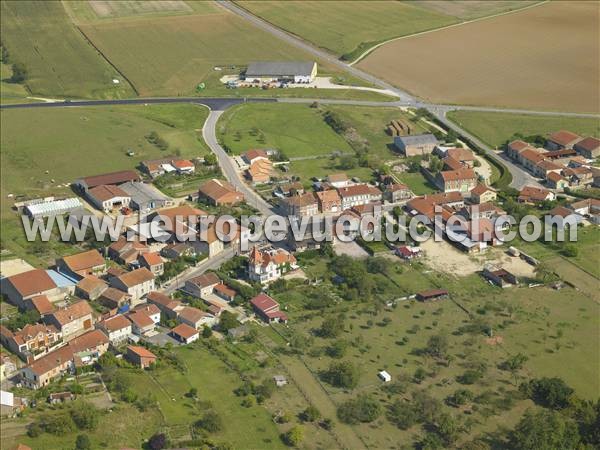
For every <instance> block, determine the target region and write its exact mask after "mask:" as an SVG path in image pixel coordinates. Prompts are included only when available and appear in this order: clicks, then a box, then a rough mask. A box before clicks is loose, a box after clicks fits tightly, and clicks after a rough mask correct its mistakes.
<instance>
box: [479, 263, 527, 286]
mask: <svg viewBox="0 0 600 450" xmlns="http://www.w3.org/2000/svg"><path fill="white" fill-rule="evenodd" d="M481 275H482V276H483V278H485V279H486V280H489V281H490V282H492V283H494V284H495V285H496V286H499V287H501V288H506V287H510V286H514V285H517V284H519V282H518V280H517V277H516V276H514V275H513V274H512V273H510V272H509V271H508V270H506V269H502V268H498V267H485V268H484V269H483V272H482V273H481Z"/></svg>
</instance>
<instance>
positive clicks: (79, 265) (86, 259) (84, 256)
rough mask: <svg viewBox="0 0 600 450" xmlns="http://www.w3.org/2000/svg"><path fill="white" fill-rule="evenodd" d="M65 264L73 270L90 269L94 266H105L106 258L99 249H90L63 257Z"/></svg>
mask: <svg viewBox="0 0 600 450" xmlns="http://www.w3.org/2000/svg"><path fill="white" fill-rule="evenodd" d="M62 260H63V261H64V263H65V265H66V266H67V267H68V268H69V269H71V270H72V271H73V272H78V271H80V270H89V269H92V268H94V267H98V266H103V265H104V264H105V262H104V258H103V257H102V255H101V254H100V252H99V251H98V250H88V251H87V252H82V253H77V254H75V255H71V256H65V257H64V258H62Z"/></svg>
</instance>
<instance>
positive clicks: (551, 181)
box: [546, 172, 569, 192]
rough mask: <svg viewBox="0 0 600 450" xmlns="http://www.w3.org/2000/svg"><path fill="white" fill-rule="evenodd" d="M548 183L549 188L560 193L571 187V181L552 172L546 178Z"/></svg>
mask: <svg viewBox="0 0 600 450" xmlns="http://www.w3.org/2000/svg"><path fill="white" fill-rule="evenodd" d="M546 183H547V184H548V187H550V188H551V189H554V190H556V191H559V192H562V191H564V190H565V188H568V187H569V180H567V179H566V178H565V177H563V176H562V175H561V174H560V173H557V172H550V173H549V174H548V175H547V176H546Z"/></svg>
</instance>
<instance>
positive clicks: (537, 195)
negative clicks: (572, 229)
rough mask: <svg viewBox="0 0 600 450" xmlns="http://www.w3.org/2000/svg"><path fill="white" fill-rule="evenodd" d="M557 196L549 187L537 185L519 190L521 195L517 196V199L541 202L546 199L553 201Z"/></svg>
mask: <svg viewBox="0 0 600 450" xmlns="http://www.w3.org/2000/svg"><path fill="white" fill-rule="evenodd" d="M555 198H556V195H555V194H554V192H552V191H549V190H548V189H544V188H538V187H535V186H525V187H524V188H523V189H521V191H520V192H519V197H517V201H518V202H519V203H530V204H535V203H541V202H544V201H546V200H548V201H552V200H554V199H555Z"/></svg>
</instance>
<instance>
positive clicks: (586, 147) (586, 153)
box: [573, 137, 600, 159]
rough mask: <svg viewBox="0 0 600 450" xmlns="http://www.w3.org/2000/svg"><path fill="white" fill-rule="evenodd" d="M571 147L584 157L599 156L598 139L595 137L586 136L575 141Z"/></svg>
mask: <svg viewBox="0 0 600 450" xmlns="http://www.w3.org/2000/svg"><path fill="white" fill-rule="evenodd" d="M573 148H574V149H575V151H576V152H577V153H579V154H580V155H581V156H583V157H584V158H587V159H595V158H598V157H599V156H600V139H598V138H595V137H586V138H584V139H582V140H581V141H579V142H577V143H576V144H575V145H574V146H573Z"/></svg>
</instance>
